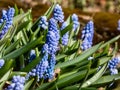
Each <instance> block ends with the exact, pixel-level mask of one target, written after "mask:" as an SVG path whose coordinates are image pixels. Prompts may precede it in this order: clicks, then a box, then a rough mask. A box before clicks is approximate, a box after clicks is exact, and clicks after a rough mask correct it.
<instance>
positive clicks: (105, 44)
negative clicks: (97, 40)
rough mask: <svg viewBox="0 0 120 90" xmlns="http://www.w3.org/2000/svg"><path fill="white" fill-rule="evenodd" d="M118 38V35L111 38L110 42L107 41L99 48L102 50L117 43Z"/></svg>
mask: <svg viewBox="0 0 120 90" xmlns="http://www.w3.org/2000/svg"><path fill="white" fill-rule="evenodd" d="M119 38H120V35H118V36H116V37H114V38H112V39H111V40H109V41H107V42H106V43H104V44H103V45H101V47H100V48H103V47H105V46H107V45H108V44H111V43H113V42H115V41H117V40H118V39H119Z"/></svg>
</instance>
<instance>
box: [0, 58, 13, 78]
mask: <svg viewBox="0 0 120 90" xmlns="http://www.w3.org/2000/svg"><path fill="white" fill-rule="evenodd" d="M13 62H14V61H13V60H8V61H5V64H4V66H3V67H2V68H1V69H0V77H1V76H3V75H4V74H5V73H6V72H7V71H8V70H9V69H10V68H12V66H13Z"/></svg>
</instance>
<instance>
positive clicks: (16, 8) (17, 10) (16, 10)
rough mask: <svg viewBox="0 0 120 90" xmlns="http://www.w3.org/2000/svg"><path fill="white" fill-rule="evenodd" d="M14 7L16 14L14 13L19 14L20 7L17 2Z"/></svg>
mask: <svg viewBox="0 0 120 90" xmlns="http://www.w3.org/2000/svg"><path fill="white" fill-rule="evenodd" d="M14 8H15V14H14V16H17V15H18V13H19V9H18V7H17V5H16V4H15V6H14Z"/></svg>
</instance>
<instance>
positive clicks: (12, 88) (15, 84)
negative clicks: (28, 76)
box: [5, 76, 25, 90]
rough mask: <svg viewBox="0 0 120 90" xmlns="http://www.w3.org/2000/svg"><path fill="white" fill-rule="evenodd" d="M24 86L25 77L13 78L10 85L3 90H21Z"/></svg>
mask: <svg viewBox="0 0 120 90" xmlns="http://www.w3.org/2000/svg"><path fill="white" fill-rule="evenodd" d="M24 84H25V77H21V76H13V79H12V84H10V85H9V86H8V87H7V88H6V89H5V90H23V89H24Z"/></svg>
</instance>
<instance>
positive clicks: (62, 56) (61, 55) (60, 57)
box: [56, 54, 67, 60]
mask: <svg viewBox="0 0 120 90" xmlns="http://www.w3.org/2000/svg"><path fill="white" fill-rule="evenodd" d="M66 56H67V55H65V54H60V55H57V56H56V60H60V59H62V58H64V57H66Z"/></svg>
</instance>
